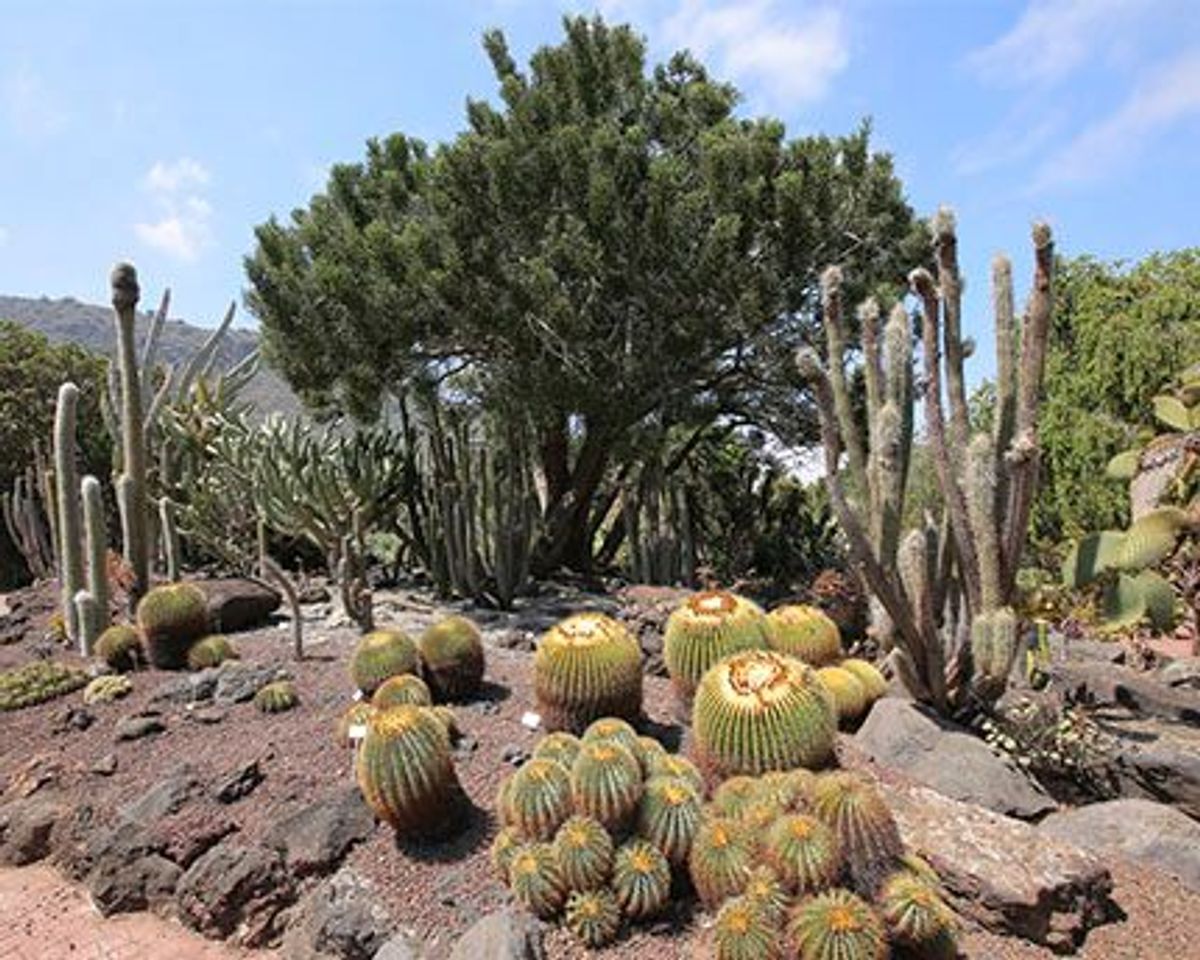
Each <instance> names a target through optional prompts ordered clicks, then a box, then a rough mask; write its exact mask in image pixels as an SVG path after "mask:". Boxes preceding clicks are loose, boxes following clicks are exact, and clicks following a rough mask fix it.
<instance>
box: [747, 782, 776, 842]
mask: <svg viewBox="0 0 1200 960" xmlns="http://www.w3.org/2000/svg"><path fill="white" fill-rule="evenodd" d="M783 813H784V810H783V807H781V806H780V805H779V801H777V800H776V799H775V798H774V797H773V796H770V795H769V794H768V793H766V792H765V791H764V790H762V789H761V788H760V789H759V791H758V792H757V793H756V794H755V795H754V797H753V798H752V799H751V800H750V802H749V803H748V804H746V806H744V807H743V808H742V812H741V814H740V815H739V816H738V819H739V820H741V821H742V823H744V824H745V825H746V826H748V827H749V828H750V829H751V830H753V831H754V832H755V833H756V834H759V835H761V834H762V831H764V830H766V829H767V828H768V827H769V826H771V824H773V823H774V822H775V821H776V820H778V819H779V818H780V817H781V816H783Z"/></svg>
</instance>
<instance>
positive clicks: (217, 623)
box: [195, 577, 282, 633]
mask: <svg viewBox="0 0 1200 960" xmlns="http://www.w3.org/2000/svg"><path fill="white" fill-rule="evenodd" d="M195 583H196V586H197V587H199V588H200V589H201V591H203V593H204V599H205V601H206V602H207V604H208V622H209V624H210V626H211V627H212V630H213V632H214V633H237V632H238V631H239V630H253V629H254V628H255V627H261V626H263V625H264V624H265V623H267V620H268V618H269V617H270V616H271V614H273V613H274V612H275V611H276V610H278V609H279V604H280V602H281V600H282V598H281V597H280V595H279V591H278V590H275V589H274V588H272V587H269V586H267V584H265V583H260V582H259V581H257V580H245V579H242V578H240V577H233V578H229V579H224V580H197V581H195Z"/></svg>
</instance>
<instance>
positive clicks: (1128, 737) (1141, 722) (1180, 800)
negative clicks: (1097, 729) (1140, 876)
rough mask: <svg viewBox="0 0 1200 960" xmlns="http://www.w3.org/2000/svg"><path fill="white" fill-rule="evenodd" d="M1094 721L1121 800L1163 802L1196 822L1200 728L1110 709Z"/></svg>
mask: <svg viewBox="0 0 1200 960" xmlns="http://www.w3.org/2000/svg"><path fill="white" fill-rule="evenodd" d="M1097 720H1098V722H1099V723H1100V724H1101V726H1102V727H1103V729H1104V731H1105V733H1106V734H1107V735H1108V737H1109V740H1108V749H1109V751H1110V752H1111V754H1112V772H1113V777H1112V779H1113V780H1115V781H1116V783H1117V786H1118V788H1119V791H1120V794H1121V795H1122V796H1124V797H1141V798H1144V799H1149V800H1161V801H1163V802H1164V803H1170V804H1173V805H1174V806H1176V807H1178V808H1179V809H1180V810H1182V811H1183V812H1184V813H1186V814H1187V815H1188V816H1190V817H1194V818H1196V819H1197V820H1200V727H1195V726H1192V725H1190V724H1185V723H1171V722H1170V721H1168V720H1161V719H1159V718H1157V717H1139V716H1136V715H1132V714H1121V713H1118V712H1116V711H1111V710H1110V711H1105V712H1104V713H1101V714H1098V715H1097Z"/></svg>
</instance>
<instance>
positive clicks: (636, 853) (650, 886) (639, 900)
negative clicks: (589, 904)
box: [612, 840, 671, 920]
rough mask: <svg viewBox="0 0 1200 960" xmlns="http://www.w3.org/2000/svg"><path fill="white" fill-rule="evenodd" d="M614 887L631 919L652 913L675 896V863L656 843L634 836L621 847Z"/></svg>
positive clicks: (615, 859) (656, 911) (618, 900)
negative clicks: (669, 859)
mask: <svg viewBox="0 0 1200 960" xmlns="http://www.w3.org/2000/svg"><path fill="white" fill-rule="evenodd" d="M612 888H613V892H614V893H615V894H616V895H617V902H618V903H620V904H621V911H622V912H623V913H624V914H625V916H627V917H629V919H631V920H642V919H645V918H646V917H652V916H654V915H655V914H656V913H659V912H660V911H661V910H662V908H663V907H664V906H666V903H667V901H668V900H669V899H670V898H671V865H670V864H669V863H668V862H667V858H666V857H664V856H663V855H662V852H661V851H660V850H659V849H658V847H656V846H654V844H652V843H650V842H649V841H647V840H630V841H628V842H627V843H624V844H622V845H621V846H620V847H619V848H618V849H617V854H616V857H615V858H614V860H613V878H612Z"/></svg>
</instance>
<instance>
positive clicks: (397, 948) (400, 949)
mask: <svg viewBox="0 0 1200 960" xmlns="http://www.w3.org/2000/svg"><path fill="white" fill-rule="evenodd" d="M424 956H425V946H424V944H422V943H421V942H420V941H419V940H416V939H414V938H413V937H410V936H409V935H408V934H407V933H397V934H394V935H393V936H392V937H390V938H389V939H388V941H387V942H386V943H385V944H384V945H383V946H382V947H380V948H379V949H378V950H376V951H375V956H374V958H373V960H423V958H424Z"/></svg>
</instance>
